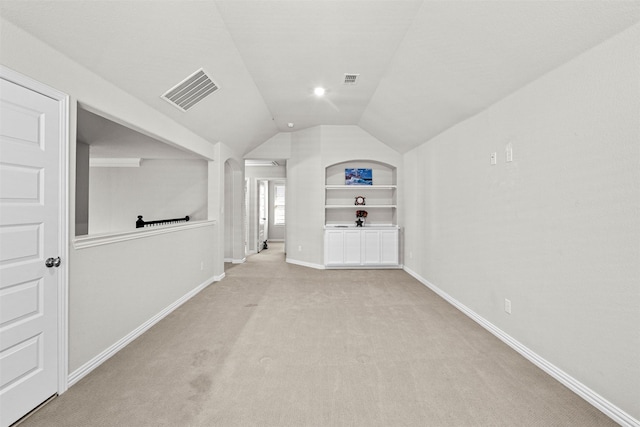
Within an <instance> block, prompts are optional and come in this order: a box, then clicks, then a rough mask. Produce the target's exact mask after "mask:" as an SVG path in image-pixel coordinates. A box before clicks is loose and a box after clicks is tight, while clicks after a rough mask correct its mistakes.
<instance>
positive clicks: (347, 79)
mask: <svg viewBox="0 0 640 427" xmlns="http://www.w3.org/2000/svg"><path fill="white" fill-rule="evenodd" d="M359 75H360V74H345V75H344V84H346V85H354V84H356V83H357V82H358V76H359Z"/></svg>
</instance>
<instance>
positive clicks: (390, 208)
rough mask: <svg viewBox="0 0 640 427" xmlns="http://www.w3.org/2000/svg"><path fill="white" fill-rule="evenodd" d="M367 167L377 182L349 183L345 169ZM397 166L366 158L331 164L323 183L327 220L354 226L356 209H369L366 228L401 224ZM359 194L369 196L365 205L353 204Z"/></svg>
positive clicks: (334, 223) (326, 221)
mask: <svg viewBox="0 0 640 427" xmlns="http://www.w3.org/2000/svg"><path fill="white" fill-rule="evenodd" d="M347 168H349V169H350V168H365V169H371V170H372V171H373V174H372V175H373V180H374V181H373V183H374V185H347V184H346V183H345V169H347ZM396 184H397V181H396V169H395V167H393V166H391V165H387V164H384V163H381V162H372V161H367V160H352V161H348V162H342V163H338V164H335V165H331V166H328V167H327V168H326V169H325V182H324V190H325V191H324V214H325V215H324V223H325V225H326V226H327V227H331V226H334V225H343V224H344V225H349V226H355V221H356V220H357V218H356V217H355V212H356V211H357V210H364V211H368V214H369V215H368V216H367V218H366V219H365V223H366V227H372V226H375V227H377V226H382V227H384V226H388V225H391V226H393V225H396V224H397V223H398V218H397V217H398V206H397V203H398V186H397V185H396ZM357 197H363V198H365V199H366V204H365V205H356V204H354V202H355V199H356V198H357ZM327 230H329V229H327Z"/></svg>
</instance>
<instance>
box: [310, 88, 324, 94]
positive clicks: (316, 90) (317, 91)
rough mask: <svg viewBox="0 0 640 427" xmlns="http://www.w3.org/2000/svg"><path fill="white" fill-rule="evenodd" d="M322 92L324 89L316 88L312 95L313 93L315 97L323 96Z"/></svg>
mask: <svg viewBox="0 0 640 427" xmlns="http://www.w3.org/2000/svg"><path fill="white" fill-rule="evenodd" d="M324 92H325V89H324V88H323V87H317V88H315V89H314V90H313V93H315V94H316V96H324Z"/></svg>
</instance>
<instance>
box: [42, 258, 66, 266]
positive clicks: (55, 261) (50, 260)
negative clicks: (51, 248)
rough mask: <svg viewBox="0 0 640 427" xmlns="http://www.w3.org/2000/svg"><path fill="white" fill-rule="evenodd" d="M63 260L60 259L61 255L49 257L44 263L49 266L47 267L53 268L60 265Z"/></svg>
mask: <svg viewBox="0 0 640 427" xmlns="http://www.w3.org/2000/svg"><path fill="white" fill-rule="evenodd" d="M61 262H62V261H61V260H60V257H57V258H47V260H46V261H45V262H44V265H46V266H47V268H51V267H60V263H61Z"/></svg>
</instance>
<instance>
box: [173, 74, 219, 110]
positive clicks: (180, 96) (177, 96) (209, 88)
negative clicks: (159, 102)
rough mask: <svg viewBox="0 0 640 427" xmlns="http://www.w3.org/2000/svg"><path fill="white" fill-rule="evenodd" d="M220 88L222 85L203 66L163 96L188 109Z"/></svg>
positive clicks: (177, 106)
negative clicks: (216, 82) (212, 78)
mask: <svg viewBox="0 0 640 427" xmlns="http://www.w3.org/2000/svg"><path fill="white" fill-rule="evenodd" d="M218 89H220V86H218V85H217V84H215V82H214V81H213V80H211V78H210V77H209V76H208V75H207V73H205V72H204V70H203V69H202V68H201V69H199V70H198V71H196V72H195V73H193V74H191V75H190V76H189V77H187V78H186V79H184V80H183V81H181V82H180V83H178V84H177V85H175V86H174V87H172V88H171V89H169V90H168V91H167V92H165V93H164V94H163V95H162V98H163V99H165V100H166V101H167V102H169V103H170V104H171V105H173V106H174V107H176V108H179V109H180V110H182V111H187V110H188V109H190V108H191V107H193V106H194V105H196V104H197V103H198V102H200V101H202V100H203V99H204V98H205V97H206V96H208V95H210V94H212V93H213V92H215V91H217V90H218Z"/></svg>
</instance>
